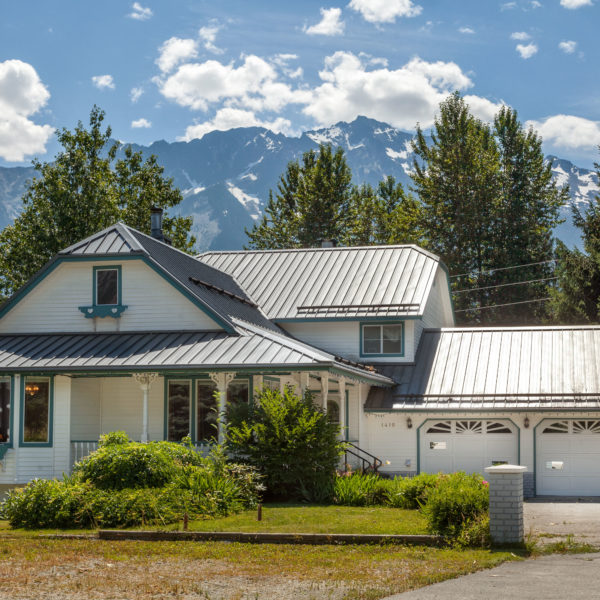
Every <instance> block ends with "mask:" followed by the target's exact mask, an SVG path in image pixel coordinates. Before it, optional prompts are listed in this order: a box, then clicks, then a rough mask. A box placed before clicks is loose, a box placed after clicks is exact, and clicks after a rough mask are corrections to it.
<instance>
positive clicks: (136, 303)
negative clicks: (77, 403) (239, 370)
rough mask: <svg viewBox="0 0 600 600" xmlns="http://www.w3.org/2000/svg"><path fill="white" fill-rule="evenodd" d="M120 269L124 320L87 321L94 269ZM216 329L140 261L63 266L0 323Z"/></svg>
mask: <svg viewBox="0 0 600 600" xmlns="http://www.w3.org/2000/svg"><path fill="white" fill-rule="evenodd" d="M109 265H121V268H122V285H123V291H122V302H123V304H125V305H127V306H128V308H127V310H126V311H125V312H124V313H123V314H122V316H121V318H120V319H113V318H111V317H106V318H104V319H86V318H85V317H84V315H83V314H82V313H81V312H80V311H79V309H78V307H79V306H90V305H92V304H93V299H92V291H93V283H92V278H93V267H94V266H109ZM117 329H120V330H121V331H147V330H168V329H171V330H175V329H177V330H180V329H195V330H218V329H221V327H220V326H219V325H218V324H217V323H216V322H215V321H214V320H213V319H211V318H210V317H209V316H208V315H207V314H205V313H204V312H203V311H202V310H201V309H199V308H198V307H197V306H196V305H195V304H193V303H192V302H191V301H190V300H188V299H187V298H186V297H185V296H184V295H183V294H182V293H181V292H179V291H178V290H177V289H176V288H175V287H173V286H172V285H171V284H170V283H169V282H167V281H166V280H165V279H163V278H162V277H161V276H160V275H158V273H156V272H155V271H154V270H153V269H151V268H150V267H149V266H148V265H146V264H145V263H144V262H142V261H141V260H123V261H121V262H119V261H118V260H117V261H114V262H112V261H102V262H93V261H90V262H84V261H81V262H79V261H78V262H72V263H62V264H61V265H59V266H58V267H57V268H56V269H54V271H52V272H51V273H50V274H49V275H48V276H47V277H46V278H45V279H43V280H42V281H41V282H40V283H39V284H38V285H37V286H36V287H35V288H34V289H33V290H31V291H30V292H29V294H27V295H26V296H25V297H24V298H23V299H22V300H21V301H20V302H19V303H18V304H17V305H16V306H15V307H14V308H13V309H12V310H10V311H9V312H8V313H7V314H6V315H5V316H4V317H2V319H0V333H28V332H33V333H39V332H48V331H52V332H67V331H115V330H117Z"/></svg>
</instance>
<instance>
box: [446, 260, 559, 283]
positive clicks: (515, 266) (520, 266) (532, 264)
mask: <svg viewBox="0 0 600 600" xmlns="http://www.w3.org/2000/svg"><path fill="white" fill-rule="evenodd" d="M553 262H556V259H555V258H552V259H550V260H542V261H541V262H533V263H525V264H523V265H514V266H512V267H499V268H498V269H483V270H480V271H470V272H469V273H461V274H460V275H450V279H455V278H456V277H466V276H467V275H474V274H475V273H485V274H492V273H495V272H496V271H509V270H510V269H522V268H523V267H534V266H536V265H547V264H548V263H553Z"/></svg>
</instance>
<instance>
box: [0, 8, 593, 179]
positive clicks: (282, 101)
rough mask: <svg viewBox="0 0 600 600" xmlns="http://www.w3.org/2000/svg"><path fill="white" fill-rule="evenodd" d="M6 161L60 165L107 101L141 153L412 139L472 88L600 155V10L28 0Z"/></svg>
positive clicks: (559, 138)
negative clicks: (410, 134) (381, 127)
mask: <svg viewBox="0 0 600 600" xmlns="http://www.w3.org/2000/svg"><path fill="white" fill-rule="evenodd" d="M0 11H1V12H0V164H2V165H5V166H10V165H23V164H28V163H29V161H30V160H31V158H32V157H33V156H38V157H40V158H43V159H50V158H51V157H52V156H53V154H54V153H55V152H56V151H57V149H58V147H57V144H56V142H55V141H54V138H53V131H54V129H56V128H60V127H68V128H72V127H73V126H74V125H75V124H76V122H77V120H79V119H81V120H83V121H84V122H85V121H86V119H87V116H88V115H89V111H90V109H91V107H92V105H93V104H94V103H96V104H98V105H99V106H101V107H102V108H103V109H104V110H105V111H106V113H107V122H109V123H110V124H111V125H112V127H113V135H114V137H116V138H118V139H121V140H124V141H132V142H137V143H141V144H149V143H151V142H152V141H155V140H158V139H165V140H167V141H174V140H189V139H193V138H194V137H201V136H202V135H203V134H204V133H206V132H207V131H210V130H211V129H228V128H231V127H235V126H246V125H255V124H258V125H265V126H268V127H271V128H273V129H275V130H277V131H282V132H285V133H287V134H294V135H297V134H299V133H300V132H301V131H303V130H305V129H311V128H317V127H322V126H327V125H331V124H333V123H335V122H337V121H339V120H352V119H354V118H355V117H356V116H357V115H359V114H364V115H366V116H369V117H372V118H375V119H379V120H382V121H386V122H389V123H391V124H392V125H394V126H396V127H399V128H401V129H404V130H407V131H410V130H412V129H414V126H415V123H416V122H417V121H419V122H420V123H421V124H422V126H423V127H425V128H427V127H429V126H430V125H431V123H432V121H433V118H434V115H435V110H436V107H437V105H438V104H439V101H440V100H442V99H443V98H444V97H445V96H446V95H447V94H448V93H449V92H451V91H452V90H454V89H459V90H460V91H461V92H462V93H463V94H464V95H465V96H466V98H467V100H468V101H469V103H470V104H471V106H472V110H473V111H474V112H475V113H476V114H477V115H478V116H480V117H481V118H483V119H486V120H489V119H491V118H492V116H493V114H494V112H495V111H496V110H497V108H498V106H500V105H501V103H507V104H509V105H510V106H512V107H514V108H516V109H517V110H518V112H519V115H520V118H521V120H522V121H524V122H528V123H531V124H532V125H534V126H535V127H536V129H537V130H538V131H539V132H540V134H541V135H542V136H543V138H544V141H545V149H546V151H547V152H550V153H554V154H558V155H559V156H561V157H565V158H570V159H572V160H573V161H575V162H576V163H577V164H579V165H580V166H586V167H590V166H591V164H592V163H593V162H594V161H595V160H598V159H599V158H600V155H599V154H598V149H597V146H598V144H600V78H598V76H597V73H598V64H599V63H600V50H599V45H598V43H597V36H598V26H599V25H600V0H539V1H538V0H515V1H512V2H510V1H507V2H496V1H493V0H422V1H419V0H345V1H344V2H336V1H327V2H322V1H313V0H304V1H303V2H274V1H266V0H253V1H252V2H249V1H248V0H212V1H211V2H206V1H195V2H189V1H183V0H172V1H171V2H166V1H159V0H143V1H141V2H139V3H138V2H135V3H132V2H125V1H116V0H103V2H91V1H82V0H63V1H57V0H32V1H28V0H22V1H20V2H3V3H2V5H0Z"/></svg>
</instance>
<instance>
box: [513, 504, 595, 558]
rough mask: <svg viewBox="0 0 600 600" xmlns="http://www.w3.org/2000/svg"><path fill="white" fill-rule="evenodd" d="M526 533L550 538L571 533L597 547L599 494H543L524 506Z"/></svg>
mask: <svg viewBox="0 0 600 600" xmlns="http://www.w3.org/2000/svg"><path fill="white" fill-rule="evenodd" d="M523 517H524V521H525V535H526V536H527V535H528V534H530V533H533V534H534V536H536V537H537V536H540V538H539V541H540V542H541V543H544V542H552V541H556V539H561V538H562V539H564V538H566V537H567V536H568V535H572V536H573V538H574V540H576V541H579V542H585V543H588V544H592V545H594V546H598V547H599V548H600V498H597V497H596V498H564V497H563V498H560V497H552V496H547V497H546V496H543V497H539V498H533V499H531V500H528V501H527V502H525V504H524V506H523Z"/></svg>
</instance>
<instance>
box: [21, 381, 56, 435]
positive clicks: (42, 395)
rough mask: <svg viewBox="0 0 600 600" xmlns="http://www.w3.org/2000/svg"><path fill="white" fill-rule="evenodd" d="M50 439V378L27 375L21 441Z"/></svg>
mask: <svg viewBox="0 0 600 600" xmlns="http://www.w3.org/2000/svg"><path fill="white" fill-rule="evenodd" d="M49 441H50V380H49V379H42V378H33V377H27V378H26V379H25V396H24V399H23V442H29V443H48V442H49Z"/></svg>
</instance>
